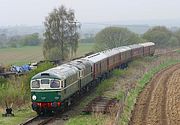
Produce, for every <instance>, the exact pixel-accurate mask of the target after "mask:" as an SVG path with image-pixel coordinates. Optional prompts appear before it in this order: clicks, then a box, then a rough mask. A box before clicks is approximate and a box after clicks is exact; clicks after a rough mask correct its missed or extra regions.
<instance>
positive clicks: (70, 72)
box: [30, 42, 155, 114]
mask: <svg viewBox="0 0 180 125" xmlns="http://www.w3.org/2000/svg"><path fill="white" fill-rule="evenodd" d="M154 52H155V44H154V43H153V42H147V43H141V44H134V45H129V46H122V47H117V48H113V49H108V50H105V51H102V52H98V53H95V54H92V55H89V56H86V57H83V58H80V59H77V60H73V61H70V62H68V63H65V64H62V65H60V66H57V67H54V68H51V69H48V70H46V71H44V72H40V73H38V74H37V75H35V76H34V77H32V79H31V82H30V87H31V100H32V108H33V110H35V111H36V112H37V113H38V114H41V113H45V112H55V111H58V110H62V109H64V108H66V107H68V106H70V105H71V103H72V102H73V101H76V98H77V97H78V96H80V95H81V94H83V93H85V92H87V91H88V90H89V89H90V88H91V87H93V86H95V85H96V84H97V83H98V82H99V81H100V80H101V79H103V78H105V77H106V76H107V75H108V74H109V73H110V72H111V71H112V70H113V69H115V68H117V67H121V68H124V67H126V66H127V63H128V62H129V61H131V60H133V59H135V58H139V57H143V56H150V55H153V54H154Z"/></svg>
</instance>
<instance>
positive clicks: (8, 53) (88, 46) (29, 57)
mask: <svg viewBox="0 0 180 125" xmlns="http://www.w3.org/2000/svg"><path fill="white" fill-rule="evenodd" d="M93 46H94V43H79V48H78V50H77V54H76V56H77V57H79V56H82V55H84V54H85V53H88V52H91V51H92V50H93ZM43 59H44V58H43V52H42V46H26V47H22V48H3V49H0V64H3V65H11V64H14V65H22V64H27V63H30V62H37V61H40V60H43Z"/></svg>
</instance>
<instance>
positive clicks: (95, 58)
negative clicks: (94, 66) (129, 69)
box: [84, 52, 107, 63]
mask: <svg viewBox="0 0 180 125" xmlns="http://www.w3.org/2000/svg"><path fill="white" fill-rule="evenodd" d="M106 58H107V56H106V55H105V54H103V53H101V52H99V53H95V54H92V55H90V56H86V57H85V58H84V59H86V60H89V61H92V62H93V63H96V62H99V61H101V60H103V59H106Z"/></svg>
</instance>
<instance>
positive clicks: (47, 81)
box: [41, 79, 49, 84]
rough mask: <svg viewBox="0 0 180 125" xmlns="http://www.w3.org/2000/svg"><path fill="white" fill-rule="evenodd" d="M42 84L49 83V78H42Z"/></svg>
mask: <svg viewBox="0 0 180 125" xmlns="http://www.w3.org/2000/svg"><path fill="white" fill-rule="evenodd" d="M41 84H49V79H42V80H41Z"/></svg>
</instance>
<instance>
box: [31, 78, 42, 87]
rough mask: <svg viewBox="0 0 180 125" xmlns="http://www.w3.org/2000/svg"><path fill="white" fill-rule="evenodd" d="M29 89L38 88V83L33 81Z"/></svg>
mask: <svg viewBox="0 0 180 125" xmlns="http://www.w3.org/2000/svg"><path fill="white" fill-rule="evenodd" d="M31 87H32V88H40V82H39V80H35V81H32V82H31Z"/></svg>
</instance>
